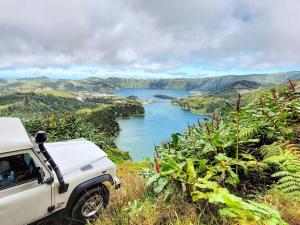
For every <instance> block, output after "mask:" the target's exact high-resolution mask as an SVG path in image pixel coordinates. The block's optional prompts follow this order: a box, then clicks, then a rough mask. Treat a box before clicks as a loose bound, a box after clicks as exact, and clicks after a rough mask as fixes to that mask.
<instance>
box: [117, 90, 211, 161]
mask: <svg viewBox="0 0 300 225" xmlns="http://www.w3.org/2000/svg"><path fill="white" fill-rule="evenodd" d="M115 94H117V95H120V96H124V97H127V96H129V95H135V96H137V97H139V98H140V99H154V101H155V102H154V103H151V104H147V105H145V106H144V107H145V116H144V117H133V118H128V119H120V120H119V121H118V122H119V124H120V127H121V131H120V133H119V135H118V136H117V137H116V139H115V143H116V145H117V147H118V148H119V149H121V150H123V151H128V152H129V153H130V155H131V156H132V158H133V160H134V161H141V160H144V159H145V158H147V157H153V153H154V145H155V144H156V145H159V144H160V143H161V142H162V141H164V140H170V138H171V135H172V133H175V132H181V131H184V130H185V129H186V127H187V124H188V123H189V124H193V123H196V122H197V120H198V118H199V119H200V120H203V118H206V117H205V116H197V115H195V114H193V113H191V112H189V111H187V110H184V109H181V108H180V107H179V106H176V105H172V104H171V101H170V100H167V99H160V98H155V97H153V95H155V94H164V95H169V96H173V97H185V96H188V95H189V92H186V91H175V90H155V89H120V90H117V91H116V92H115Z"/></svg>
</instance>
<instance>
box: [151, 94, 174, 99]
mask: <svg viewBox="0 0 300 225" xmlns="http://www.w3.org/2000/svg"><path fill="white" fill-rule="evenodd" d="M153 96H154V97H156V98H162V99H174V97H172V96H169V95H162V94H156V95H153Z"/></svg>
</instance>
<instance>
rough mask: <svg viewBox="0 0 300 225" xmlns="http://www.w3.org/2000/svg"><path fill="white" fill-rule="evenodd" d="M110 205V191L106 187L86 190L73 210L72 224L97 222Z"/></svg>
mask: <svg viewBox="0 0 300 225" xmlns="http://www.w3.org/2000/svg"><path fill="white" fill-rule="evenodd" d="M108 203H109V191H108V189H107V187H106V186H105V185H101V186H97V187H95V188H92V189H89V190H86V191H85V192H84V193H83V194H82V195H81V197H80V198H79V199H78V201H77V203H76V204H75V205H74V207H73V210H72V221H73V222H72V224H86V221H87V220H95V219H97V218H98V217H99V215H100V214H101V212H102V211H103V210H104V209H105V208H106V207H107V205H108Z"/></svg>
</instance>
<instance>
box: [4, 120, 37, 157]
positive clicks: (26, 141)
mask: <svg viewBox="0 0 300 225" xmlns="http://www.w3.org/2000/svg"><path fill="white" fill-rule="evenodd" d="M32 147H33V143H32V141H31V139H30V137H29V136H28V134H27V132H26V130H25V127H24V126H23V124H22V122H21V120H20V119H19V118H15V117H0V153H7V152H12V151H17V150H23V149H28V148H32Z"/></svg>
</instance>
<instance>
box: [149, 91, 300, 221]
mask: <svg viewBox="0 0 300 225" xmlns="http://www.w3.org/2000/svg"><path fill="white" fill-rule="evenodd" d="M241 100H242V99H241V98H240V96H239V95H238V98H237V100H236V102H235V106H231V109H230V110H228V108H227V110H226V111H223V112H221V113H220V114H221V116H216V115H213V118H212V119H211V120H210V121H205V122H204V123H202V124H201V123H199V124H198V125H197V126H189V127H188V129H187V130H186V131H185V132H184V133H182V134H181V133H177V134H173V135H172V141H170V142H165V143H163V144H162V146H160V147H156V151H157V155H158V161H159V167H160V172H159V173H154V172H152V173H151V172H149V171H148V176H149V175H150V178H149V180H148V183H147V185H148V187H149V188H150V189H151V190H153V191H154V192H155V193H159V192H161V193H164V194H166V195H170V193H172V189H173V190H175V191H174V193H176V194H177V195H178V193H180V192H181V193H183V195H185V196H186V198H187V199H192V200H193V201H194V202H195V203H196V204H198V203H200V204H204V205H207V206H208V207H206V206H205V208H206V209H210V208H211V207H213V208H216V209H218V211H219V215H220V216H223V217H226V218H228V219H230V220H233V221H235V222H237V223H240V224H241V223H242V224H244V223H246V222H251V221H252V222H255V223H256V224H266V223H267V224H285V222H284V221H282V220H281V218H280V215H279V213H278V212H277V211H276V210H273V209H271V208H270V207H268V206H267V205H264V204H259V203H257V202H253V201H250V200H244V199H243V198H242V197H244V198H245V197H246V198H247V197H250V196H251V195H252V193H255V191H259V192H264V191H266V190H267V189H268V187H270V186H272V184H274V185H275V186H276V187H277V188H279V189H281V190H283V191H285V192H289V193H295V192H296V191H298V190H299V171H300V170H299V168H300V167H299V164H300V161H299V152H300V151H299V149H298V148H296V147H295V145H293V146H291V145H290V146H287V145H284V146H285V147H284V148H283V147H278V145H279V144H280V143H282V142H284V141H286V140H290V141H291V142H297V141H299V139H297V138H298V137H297V136H296V135H295V132H293V129H292V127H293V126H294V124H297V123H299V121H300V114H299V112H298V110H299V95H298V94H296V93H295V92H293V91H288V90H280V91H279V92H277V91H276V90H271V93H270V92H269V94H266V93H264V94H263V95H262V96H261V97H260V98H259V99H258V101H256V102H255V101H254V102H251V104H248V105H247V106H245V107H242V102H241ZM272 143H273V144H272ZM151 175H152V176H151ZM170 190H171V191H170ZM210 213H211V212H210Z"/></svg>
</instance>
